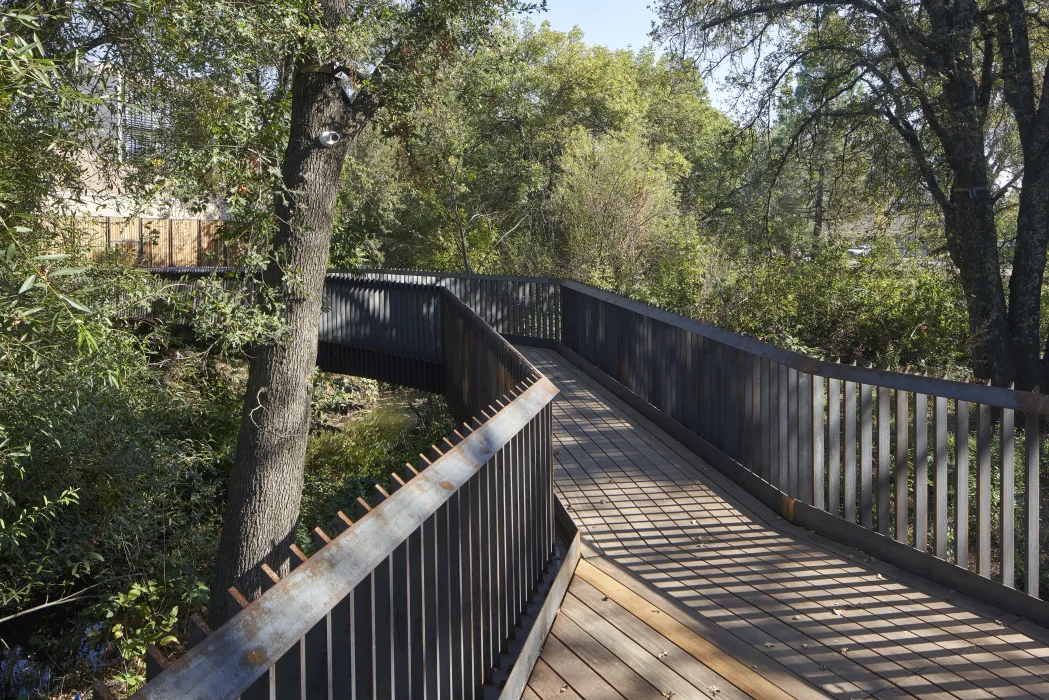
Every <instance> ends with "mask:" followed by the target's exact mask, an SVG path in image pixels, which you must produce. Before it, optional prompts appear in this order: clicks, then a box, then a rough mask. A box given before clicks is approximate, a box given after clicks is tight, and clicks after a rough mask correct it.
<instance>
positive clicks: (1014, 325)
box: [1009, 164, 1049, 390]
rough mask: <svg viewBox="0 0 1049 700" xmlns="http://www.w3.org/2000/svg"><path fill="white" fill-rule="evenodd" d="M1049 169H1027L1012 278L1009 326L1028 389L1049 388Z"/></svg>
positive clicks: (1020, 382) (1019, 381) (1021, 380)
mask: <svg viewBox="0 0 1049 700" xmlns="http://www.w3.org/2000/svg"><path fill="white" fill-rule="evenodd" d="M1033 165H1034V164H1032V166H1031V167H1033ZM1046 171H1047V169H1046V168H1041V167H1039V168H1033V170H1032V171H1031V172H1025V173H1024V178H1023V187H1022V189H1021V190H1020V208H1019V211H1018V212H1017V218H1016V249H1015V251H1014V253H1013V270H1012V275H1011V276H1010V278H1009V330H1010V332H1011V333H1012V336H1013V339H1014V341H1015V342H1016V345H1017V349H1018V355H1019V357H1018V367H1017V373H1016V385H1017V388H1020V389H1025V390H1030V389H1033V388H1034V387H1036V386H1039V387H1041V388H1042V389H1045V388H1047V385H1046V382H1045V379H1046V373H1045V367H1044V362H1043V358H1042V357H1041V352H1042V344H1041V339H1040V334H1041V323H1040V321H1041V311H1042V280H1043V277H1044V274H1045V255H1046V244H1047V243H1049V177H1047V176H1046ZM1047 361H1049V360H1047Z"/></svg>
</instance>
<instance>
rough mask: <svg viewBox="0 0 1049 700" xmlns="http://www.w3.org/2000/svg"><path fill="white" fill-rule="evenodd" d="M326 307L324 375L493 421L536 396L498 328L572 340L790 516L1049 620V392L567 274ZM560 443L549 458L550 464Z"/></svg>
mask: <svg viewBox="0 0 1049 700" xmlns="http://www.w3.org/2000/svg"><path fill="white" fill-rule="evenodd" d="M213 271H214V270H206V271H201V270H196V269H176V270H164V271H162V272H161V274H163V275H164V276H165V277H171V276H180V275H189V276H197V275H200V274H204V273H212V272H213ZM324 308H325V310H324V311H323V315H322V321H321V344H320V352H319V359H320V361H321V362H320V363H321V366H322V368H324V369H330V370H332V371H347V372H354V373H366V372H362V371H360V370H361V369H362V368H363V369H366V370H367V372H370V373H371V376H381V378H384V379H386V380H387V381H396V382H399V383H404V384H408V385H410V386H419V387H420V388H428V389H430V390H442V391H444V392H445V393H446V395H448V396H449V397H450V399H449V405H450V406H451V407H452V410H453V412H454V413H455V415H456V418H457V419H459V420H468V419H472V420H473V423H471V425H473V424H474V423H476V424H477V427H478V429H483V427H484V426H487V423H488V422H489V420H490V419H491V418H492V415H491V411H487V412H485V411H484V410H483V409H485V407H487V406H489V405H492V404H493V403H494V405H495V406H496V407H501V406H506V405H507V400H509V401H510V402H511V403H510V404H509V406H507V408H509V407H510V406H512V405H513V404H514V403H515V402H518V401H521V400H522V397H523V396H524V394H520V395H514V397H511V398H509V399H504V400H503V401H502V403H499V402H497V401H496V399H498V398H499V397H500V396H501V394H499V392H500V391H502V392H504V393H505V392H506V391H508V388H509V387H516V388H518V389H520V387H521V384H520V383H521V381H522V378H524V381H525V382H526V383H527V382H528V377H530V376H532V375H529V374H528V373H529V372H534V369H531V368H530V367H528V366H527V363H526V362H525V361H524V360H523V358H521V357H520V355H517V354H516V352H515V351H513V348H510V347H509V346H507V345H506V344H505V342H503V339H501V338H499V335H498V334H501V335H502V336H503V338H505V339H508V340H510V341H512V342H517V343H521V344H530V345H536V346H540V347H548V348H552V349H555V350H558V351H559V352H561V353H562V354H563V355H565V356H566V357H567V358H568V359H570V360H571V361H572V362H573V363H575V364H577V365H578V366H579V367H580V368H582V369H584V370H585V371H587V372H588V373H589V374H591V375H592V376H594V377H595V378H596V379H597V380H598V381H600V382H601V383H602V384H604V385H605V386H606V387H607V388H609V389H611V390H612V391H613V392H614V393H616V394H617V395H619V396H620V397H621V398H622V399H623V400H625V401H626V402H627V403H628V404H630V405H631V406H632V407H634V408H635V409H637V410H638V411H639V412H641V413H642V414H643V415H645V416H646V417H648V418H650V419H651V420H653V422H655V423H656V424H657V425H658V426H659V427H661V428H663V429H664V430H667V431H668V432H669V433H670V434H671V435H673V436H674V437H675V438H677V439H678V440H680V441H681V442H683V443H684V444H685V445H686V446H688V447H689V448H691V449H692V450H693V451H695V452H697V453H698V454H699V455H700V456H702V457H704V458H705V459H707V460H708V461H709V462H710V463H711V464H712V465H713V466H715V467H716V468H718V469H719V470H720V471H722V472H723V473H725V474H726V475H727V476H729V478H731V479H733V480H734V481H735V482H737V483H738V484H740V485H741V486H743V487H744V488H745V489H746V490H747V491H748V492H750V493H751V494H752V495H754V496H756V497H757V498H759V499H760V500H761V501H763V502H764V503H765V504H766V505H767V506H769V507H770V508H772V509H773V510H775V511H776V512H778V513H780V514H781V515H782V516H783V517H784V518H786V519H787V520H788V521H791V522H793V523H795V524H798V525H801V526H804V527H806V528H808V529H811V530H813V531H815V532H817V533H819V534H822V535H824V536H827V537H829V538H831V539H834V540H836V541H838V542H841V543H844V544H847V545H851V546H854V547H857V548H859V549H861V550H864V551H866V552H867V553H869V554H872V555H874V556H877V557H879V558H881V559H883V560H885V561H887V562H889V563H892V564H895V565H897V566H900V567H901V568H904V569H907V570H910V571H912V572H914V573H917V574H920V575H922V576H925V577H927V578H929V579H931V580H934V581H937V582H939V583H942V584H945V585H948V586H950V587H951V588H953V589H956V590H958V591H960V592H963V593H966V594H968V595H970V596H972V597H974V598H977V599H980V600H983V601H985V602H989V603H992V604H994V605H997V606H999V607H1001V608H1003V609H1005V610H1007V611H1010V612H1014V613H1016V614H1020V615H1023V616H1025V617H1027V618H1028V619H1031V620H1033V621H1036V622H1039V623H1040V624H1043V625H1047V626H1049V604H1047V603H1046V602H1044V601H1042V600H1041V599H1040V598H1039V597H1038V594H1039V586H1038V581H1039V573H1040V555H1041V552H1040V546H1039V545H1040V536H1041V531H1042V529H1041V527H1040V519H1041V518H1040V512H1039V469H1040V464H1041V459H1040V453H1041V449H1040V446H1041V445H1042V435H1041V434H1040V429H1041V422H1042V420H1043V419H1042V417H1043V416H1046V415H1047V414H1049V396H1044V395H1041V394H1034V393H1029V392H1022V391H1013V390H1007V389H1001V388H994V387H988V386H983V385H976V384H966V383H961V382H953V381H946V380H941V379H934V378H928V377H918V376H914V375H907V374H900V373H894V372H887V371H880V370H873V369H866V368H862V367H855V366H846V365H841V364H837V363H831V362H823V361H819V360H815V359H813V358H809V357H806V356H804V355H801V354H799V353H795V352H791V351H788V350H784V349H781V348H777V347H774V346H771V345H768V344H766V343H762V342H760V341H757V340H754V339H752V338H748V337H745V336H742V335H739V334H736V333H732V332H729V331H726V330H724V329H720V328H716V327H713V326H709V325H707V324H703V323H699V322H697V321H694V320H691V319H687V318H684V317H682V316H679V315H677V314H673V313H670V312H667V311H664V310H662V309H658V308H656V307H653V306H650V305H648V304H644V303H641V302H637V301H633V300H629V299H625V298H623V297H620V296H618V295H615V294H612V293H609V292H605V291H601V290H598V289H594V288H592V287H589V286H586V285H583V284H579V283H576V282H571V281H565V280H556V279H546V278H525V277H507V276H495V275H488V276H486V275H463V274H448V273H429V272H419V271H391V270H365V271H357V272H354V273H334V274H331V275H329V281H328V285H327V293H326V300H325V307H324ZM413 314H416V315H414V316H413ZM405 319H408V320H405ZM405 323H408V325H407V326H405V325H403V324H405ZM411 324H415V325H414V326H413V325H411ZM474 337H476V338H484V340H483V341H470V342H464V339H468V338H474ZM435 348H436V349H437V350H436V351H435ZM521 372H523V373H524V374H521ZM545 381H546V380H545V379H543V380H540V381H536V382H535V383H533V384H532V385H531V386H530V387H529V388H528V389H527V390H526V392H527V391H534V390H535V388H536V386H537V385H538V384H539V383H541V382H545ZM503 410H505V409H503ZM544 410H546V411H547V412H548V411H549V408H548V403H547V408H546V409H544ZM544 421H545V422H544V423H543V426H544V429H545V430H546V431H547V432H546V437H545V438H544V440H547V441H548V440H549V418H548V417H547V418H544ZM517 428H518V429H519V430H525V424H522V425H521V426H517ZM995 428H997V434H996V435H992V432H994V431H995ZM525 432H527V431H525ZM474 435H476V433H474ZM517 435H520V433H515V437H516V436H517ZM464 437H465V436H464ZM456 439H458V438H456ZM970 442H972V443H973V444H972V448H970ZM1018 442H1019V445H1017V443H1018ZM524 443H528V440H527V439H525V440H524V442H523V443H522V444H524ZM528 444H531V443H528ZM992 448H993V449H992ZM514 449H516V448H514ZM543 449H544V450H545V452H542V451H541V452H539V453H533V454H537V455H541V456H542V459H543V460H548V459H549V448H548V446H547V447H545V448H543ZM526 451H527V450H526ZM970 453H972V454H971V455H970ZM1018 453H1019V454H1018ZM493 461H494V462H495V463H499V462H500V460H499V459H494V460H493ZM1017 462H1019V463H1020V464H1019V469H1018V468H1017ZM435 464H436V463H435ZM432 468H433V467H432V466H430V467H428V468H427V470H425V471H424V472H423V474H425V473H426V472H427V471H429V470H430V469H432ZM546 468H547V467H546V466H544V470H545V469H546ZM992 473H993V474H994V475H995V476H996V478H995V479H994V480H992ZM416 478H419V477H416ZM970 479H972V480H973V481H974V484H975V488H974V493H972V494H970ZM449 483H451V484H452V485H454V484H455V483H456V482H449ZM1018 484H1019V485H1020V486H1021V489H1020V490H1019V491H1018V490H1017V486H1018ZM544 488H546V484H545V483H544ZM454 493H455V494H456V495H457V496H458V497H459V498H460V500H461V496H460V495H459V493H458V491H455V492H454ZM467 493H472V491H467ZM1018 494H1020V496H1021V498H1020V503H1021V508H1020V511H1021V512H1020V513H1019V515H1021V516H1022V517H1021V518H1019V519H1018V518H1017V517H1016V516H1017V515H1018V513H1017V506H1016V503H1017V495H1018ZM930 501H931V502H932V503H931V508H930ZM971 503H972V504H973V505H972V508H971V507H970V504H971ZM992 503H995V504H996V507H997V511H996V512H992ZM507 507H511V508H512V507H513V506H512V505H508V506H507ZM376 512H377V511H376ZM550 515H551V514H550V512H549V510H548V511H547V512H545V513H543V514H542V515H541V522H543V523H549V522H550V521H549V520H547V518H548V517H550ZM371 517H372V516H371V515H369V516H368V517H366V518H364V519H362V520H361V521H359V522H360V523H363V522H365V521H367V520H368V518H371ZM351 531H352V528H351V530H348V531H347V533H349V532H351ZM970 535H972V536H971V537H970ZM992 535H993V536H992ZM342 536H345V533H344V535H342ZM438 536H441V535H440V534H439V533H438ZM500 536H501V537H503V541H505V542H506V543H507V546H510V543H511V538H509V537H506V536H505V533H504V534H503V535H500ZM522 536H524V535H522ZM548 540H549V538H547V540H544V542H546V541H548ZM408 546H409V548H410V546H411V545H410V538H409V543H408ZM515 546H516V545H515ZM544 546H545V545H544ZM970 553H971V554H972V556H970ZM425 566H426V565H425V561H424V564H423V568H424V570H426V569H425ZM293 575H294V574H293ZM368 575H369V574H368V572H365V573H364V574H363V576H368ZM992 577H993V578H992ZM287 580H291V577H289V579H287ZM362 580H365V581H367V579H362ZM384 580H385V579H384ZM521 580H527V578H525V579H521ZM283 583H284V582H282V584H283ZM1018 584H1019V587H1021V588H1022V589H1023V591H1022V592H1021V591H1020V590H1017V585H1018ZM358 585H360V584H358ZM515 585H516V584H515ZM274 590H276V589H274ZM515 590H516V589H515ZM518 594H519V592H518ZM267 595H268V594H267ZM263 598H265V596H263ZM260 600H262V599H261V598H260ZM482 601H483V599H482ZM474 604H476V602H474ZM482 604H483V602H482ZM417 622H418V621H417ZM422 624H426V621H425V620H424V621H423V622H422ZM439 624H442V625H443V624H444V622H443V619H442V620H441V621H439ZM442 629H443V628H442ZM496 629H499V630H501V629H502V628H500V627H498V626H497V627H496ZM427 658H429V657H427ZM482 658H483V659H487V658H489V657H483V656H482ZM482 666H483V663H482ZM474 668H476V666H474ZM238 692H239V691H238ZM398 696H399V695H398ZM411 696H412V697H414V695H411Z"/></svg>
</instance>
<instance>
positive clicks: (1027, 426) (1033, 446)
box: [1024, 411, 1041, 598]
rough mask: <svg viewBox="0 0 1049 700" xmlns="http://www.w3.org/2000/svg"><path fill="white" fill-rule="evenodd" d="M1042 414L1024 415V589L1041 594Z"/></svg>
mask: <svg viewBox="0 0 1049 700" xmlns="http://www.w3.org/2000/svg"><path fill="white" fill-rule="evenodd" d="M1040 418H1041V417H1040V416H1039V415H1038V414H1037V413H1034V412H1031V411H1028V412H1027V413H1026V414H1025V415H1024V456H1025V459H1024V464H1025V468H1024V520H1025V522H1026V524H1027V527H1026V530H1025V531H1024V537H1025V538H1026V544H1027V547H1026V550H1027V551H1026V554H1025V557H1024V568H1025V569H1026V574H1027V580H1026V582H1025V585H1024V590H1025V591H1026V592H1027V595H1030V596H1033V597H1035V598H1037V597H1038V569H1039V566H1038V565H1039V556H1040V553H1041V546H1040V542H1041V532H1040V525H1041V524H1040V522H1039V520H1038V506H1039V503H1038V494H1039V484H1038V476H1039V475H1038V466H1039V463H1040V459H1039V457H1040V454H1039V451H1040V446H1041V440H1040V435H1039V430H1040V428H1041V426H1040V424H1039V423H1040Z"/></svg>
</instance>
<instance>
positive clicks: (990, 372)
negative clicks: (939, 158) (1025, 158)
mask: <svg viewBox="0 0 1049 700" xmlns="http://www.w3.org/2000/svg"><path fill="white" fill-rule="evenodd" d="M978 179H979V178H976V180H977V181H978ZM954 181H955V183H965V182H973V181H974V179H973V178H972V177H971V176H970V177H967V176H964V175H962V176H960V175H959V174H957V173H956V174H955V180H954ZM985 183H986V179H984V181H983V183H981V184H984V187H979V186H977V189H974V190H973V191H972V192H973V193H974V194H975V197H974V196H972V195H971V194H970V190H969V189H968V187H967V186H957V185H956V186H955V187H954V188H953V190H952V192H951V197H950V202H949V206H948V207H947V211H946V212H945V213H946V220H947V221H946V223H947V247H948V250H949V251H950V254H951V258H952V259H953V260H954V264H955V265H957V266H958V270H959V273H960V274H959V277H960V279H961V283H962V289H963V291H964V293H965V300H966V305H967V307H968V312H969V328H970V330H971V332H972V334H973V336H974V337H973V345H972V366H973V373H974V374H975V375H976V377H977V378H978V379H990V380H991V382H992V383H993V384H995V385H997V386H1005V385H1007V384H1008V383H1009V382H1011V381H1013V379H1014V376H1015V373H1016V365H1017V361H1016V357H1017V354H1016V347H1015V345H1014V343H1013V340H1012V336H1011V335H1010V333H1009V323H1008V315H1007V312H1006V305H1005V289H1004V287H1003V285H1002V276H1001V270H1000V269H999V263H998V239H997V229H996V227H995V222H994V207H993V205H992V204H991V202H990V200H989V199H988V197H987V190H986V187H985Z"/></svg>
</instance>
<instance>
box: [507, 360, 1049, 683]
mask: <svg viewBox="0 0 1049 700" xmlns="http://www.w3.org/2000/svg"><path fill="white" fill-rule="evenodd" d="M522 350H523V352H524V355H525V357H527V358H528V360H529V362H531V364H532V365H533V366H535V367H536V368H537V369H538V370H539V371H541V372H542V373H543V374H544V375H545V376H547V377H548V378H550V379H551V380H552V381H553V382H554V383H555V384H556V385H557V387H558V389H559V390H560V394H559V396H558V398H557V399H556V400H555V403H554V411H553V413H554V415H553V420H554V459H555V462H556V466H555V484H556V490H557V494H558V497H559V498H560V499H561V502H562V503H563V504H564V505H565V508H566V509H568V511H569V512H570V513H571V514H572V517H573V518H574V519H575V520H576V522H577V523H578V525H579V529H580V532H581V534H582V536H583V538H584V542H585V543H589V544H590V547H589V548H586V547H584V557H585V558H584V561H583V563H581V564H580V566H579V568H578V569H577V571H576V577H575V579H574V580H573V582H572V584H571V587H570V589H569V594H568V596H567V598H566V601H565V602H564V603H563V605H562V608H561V612H560V614H559V616H558V619H557V620H556V621H555V623H554V627H553V629H552V631H551V636H550V637H549V638H548V640H547V643H546V645H545V646H544V649H543V653H542V656H541V661H540V663H539V664H537V667H536V669H535V671H534V672H533V674H532V678H531V681H530V688H531V692H533V693H535V695H537V696H538V697H541V698H557V699H558V700H560V699H562V698H565V697H566V696H567V697H569V698H571V697H576V696H578V697H580V698H620V697H623V698H627V699H628V700H629V699H632V698H644V697H652V698H657V699H658V698H660V697H673V698H690V697H696V698H700V697H706V698H710V697H712V696H716V697H718V698H734V697H770V698H771V697H796V698H810V697H822V696H830V697H835V698H865V697H877V698H898V697H920V698H1007V697H1008V698H1020V697H1043V698H1044V697H1049V643H1047V642H1049V633H1047V631H1046V630H1045V629H1044V628H1041V627H1039V626H1037V625H1034V624H1032V623H1030V622H1027V621H1025V620H1023V619H1022V618H1020V617H1019V616H1017V615H1014V614H1008V613H1005V612H1003V611H1001V610H999V609H996V608H994V607H991V606H988V605H985V604H982V603H979V602H977V601H974V600H972V599H969V598H967V597H965V596H962V595H959V594H957V593H955V592H954V591H952V590H950V589H947V588H944V587H941V586H937V585H936V584H932V583H930V582H928V581H926V580H923V579H921V578H920V577H917V576H914V575H912V574H908V573H906V572H904V571H902V570H900V569H898V568H895V567H893V566H891V565H889V564H886V563H884V562H882V561H878V560H876V559H873V558H872V557H868V556H865V555H864V554H863V553H861V552H860V551H859V550H855V549H848V548H845V547H842V546H840V545H837V544H835V543H833V542H830V541H829V540H826V539H823V538H821V537H819V536H817V535H814V534H813V533H811V532H808V531H805V530H803V529H801V528H798V527H796V526H793V525H791V524H789V523H787V522H786V521H784V520H783V518H781V517H779V516H777V515H775V514H774V513H773V512H771V511H770V510H769V509H768V508H766V507H765V506H764V505H762V504H761V503H759V502H757V501H756V500H755V499H754V498H753V497H752V496H750V495H749V494H747V493H745V492H743V491H742V489H741V488H740V487H739V486H737V485H736V484H734V483H732V482H731V481H729V480H728V479H726V478H725V477H724V476H722V475H721V474H720V473H719V472H718V471H717V470H716V469H714V468H713V467H711V466H710V465H709V464H708V463H706V462H704V461H703V460H701V459H699V458H698V457H697V456H696V455H695V454H694V453H692V452H691V451H690V450H688V449H687V448H685V447H684V446H683V445H682V444H680V443H679V442H677V441H676V440H674V439H673V438H672V437H671V436H669V435H668V434H667V433H665V432H664V431H662V430H660V429H659V428H658V427H656V426H655V425H653V424H652V423H651V422H650V421H648V420H647V419H645V418H644V417H643V416H641V415H640V414H639V413H638V412H637V411H636V410H634V409H633V408H631V407H630V406H628V405H626V404H625V403H623V402H622V401H621V400H619V399H618V398H616V397H615V396H614V395H612V393H611V392H609V391H608V390H607V389H605V388H604V387H603V386H601V385H600V384H599V383H598V382H597V381H596V380H595V379H594V378H593V377H591V376H590V375H588V374H587V373H585V372H583V371H581V370H580V369H578V368H577V367H575V366H573V365H572V364H571V363H570V362H568V361H567V360H565V359H564V357H562V356H561V355H560V354H558V353H556V352H553V351H550V350H541V349H535V348H527V349H524V348H523V349H522ZM704 641H705V642H706V644H703V642H704ZM715 669H717V670H715ZM758 669H760V672H758ZM718 671H720V673H719V672H718ZM755 675H757V677H758V679H759V680H758V681H755V679H754V676H755ZM761 679H763V680H765V681H767V682H768V684H762V683H760V680H761Z"/></svg>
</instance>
